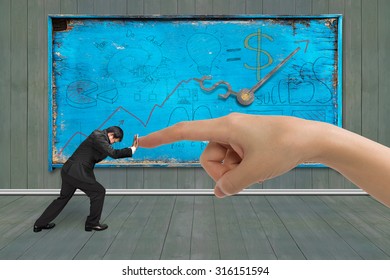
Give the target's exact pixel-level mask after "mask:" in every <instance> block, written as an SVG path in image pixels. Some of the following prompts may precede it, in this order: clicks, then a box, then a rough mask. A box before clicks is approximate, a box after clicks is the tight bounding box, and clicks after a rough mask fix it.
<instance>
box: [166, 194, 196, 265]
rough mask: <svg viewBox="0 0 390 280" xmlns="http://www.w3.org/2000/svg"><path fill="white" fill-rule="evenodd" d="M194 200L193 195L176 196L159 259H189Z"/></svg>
mask: <svg viewBox="0 0 390 280" xmlns="http://www.w3.org/2000/svg"><path fill="white" fill-rule="evenodd" d="M194 200H195V197H193V196H178V197H177V198H176V201H175V206H174V208H173V213H172V219H171V223H170V224H169V229H168V232H167V236H166V239H165V242H164V247H163V250H162V254H161V259H163V260H189V259H190V255H191V233H192V223H193V216H194Z"/></svg>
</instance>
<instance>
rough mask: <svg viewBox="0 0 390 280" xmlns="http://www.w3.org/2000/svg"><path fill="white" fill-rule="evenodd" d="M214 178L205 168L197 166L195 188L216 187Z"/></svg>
mask: <svg viewBox="0 0 390 280" xmlns="http://www.w3.org/2000/svg"><path fill="white" fill-rule="evenodd" d="M214 186H215V183H214V180H213V179H212V178H211V177H210V176H209V175H208V174H207V173H206V171H205V170H204V169H203V168H195V189H214Z"/></svg>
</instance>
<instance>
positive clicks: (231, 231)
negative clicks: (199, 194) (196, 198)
mask: <svg viewBox="0 0 390 280" xmlns="http://www.w3.org/2000/svg"><path fill="white" fill-rule="evenodd" d="M233 199H234V197H227V198H224V199H215V200H214V207H215V223H216V225H217V234H218V245H219V251H220V255H221V259H222V260H226V259H236V260H243V259H248V253H247V251H246V247H245V243H244V239H243V236H242V234H241V230H240V227H239V223H238V219H237V215H236V213H235V209H234V207H233V202H232V200H233Z"/></svg>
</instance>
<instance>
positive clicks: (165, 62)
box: [48, 15, 342, 170]
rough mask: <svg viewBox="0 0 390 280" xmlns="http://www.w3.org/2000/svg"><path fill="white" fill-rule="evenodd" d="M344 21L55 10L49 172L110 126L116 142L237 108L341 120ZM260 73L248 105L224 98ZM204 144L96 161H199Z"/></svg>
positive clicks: (162, 163) (124, 144)
mask: <svg viewBox="0 0 390 280" xmlns="http://www.w3.org/2000/svg"><path fill="white" fill-rule="evenodd" d="M341 19H342V18H341V16H339V15H323V16H318V17H315V16H313V17H302V16H301V17H299V16H284V17H278V16H271V17H270V16H256V15H251V16H229V17H202V18H199V17H166V16H165V17H163V16H161V17H160V16H150V17H142V18H141V17H115V16H107V17H101V16H69V15H66V16H62V15H52V16H49V22H48V23H49V24H48V26H49V116H50V118H49V141H50V142H49V143H50V144H49V159H48V160H49V169H50V170H52V169H53V168H57V167H61V166H62V164H63V163H65V161H66V160H67V159H68V158H69V157H70V156H71V154H72V153H73V152H74V150H75V149H76V148H77V146H78V145H79V144H80V143H81V142H82V141H83V140H84V139H85V138H86V137H87V136H88V135H89V134H90V133H91V132H92V131H93V130H94V129H104V128H106V127H109V126H112V125H117V126H120V127H122V128H123V130H124V131H125V137H124V139H123V141H122V142H121V143H116V144H114V147H115V148H122V147H127V146H130V145H131V142H132V139H133V135H134V134H136V133H137V134H139V135H141V136H142V135H146V134H148V133H151V132H153V131H156V130H159V129H162V128H164V127H167V126H170V125H173V124H175V123H177V122H181V121H192V120H200V119H211V118H217V117H220V116H224V115H227V114H230V113H232V112H242V113H248V114H258V115H291V116H296V117H300V118H305V119H313V120H318V121H323V122H328V123H332V124H334V125H341V117H342V116H341V112H342V111H341V105H342V103H341V95H342V93H341V88H342V87H341V77H342V75H341V66H342V65H341V55H342V54H341V24H342V20H341ZM64 20H65V21H66V24H64ZM57 22H59V23H61V24H59V23H58V24H57ZM282 62H283V63H282ZM278 65H279V68H280V69H279V68H278V67H277V66H278ZM275 68H277V70H274V71H272V69H275ZM274 72H275V73H274ZM271 74H272V75H271ZM206 76H207V77H208V78H207V79H203V80H202V81H203V82H204V85H202V86H200V83H199V81H200V79H201V78H202V77H206ZM264 77H267V78H266V81H265V82H264V84H262V85H261V87H259V88H258V89H256V92H255V93H254V98H253V99H252V101H251V102H247V103H245V102H241V103H240V102H237V100H236V99H235V98H222V97H221V96H228V95H227V93H226V91H227V90H229V89H230V90H232V91H235V92H241V91H242V90H243V89H248V88H251V87H252V86H253V85H254V84H256V83H259V81H261V80H262V79H264ZM219 81H220V83H219ZM221 81H222V82H221ZM213 85H215V86H214V87H213ZM217 85H218V86H217ZM205 89H212V90H205ZM205 145H206V144H205V143H203V142H201V143H197V142H191V141H182V142H180V143H177V144H175V145H165V146H161V147H158V148H155V149H139V150H138V151H137V153H136V155H135V156H134V157H133V158H128V159H121V160H115V161H113V160H112V159H110V158H107V159H106V160H105V161H103V162H102V163H100V164H99V166H108V167H116V166H151V167H153V166H196V165H199V162H198V159H199V155H200V154H201V152H202V151H203V149H204V148H205Z"/></svg>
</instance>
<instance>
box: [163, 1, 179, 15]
mask: <svg viewBox="0 0 390 280" xmlns="http://www.w3.org/2000/svg"><path fill="white" fill-rule="evenodd" d="M162 4H163V5H161V8H160V9H161V11H160V14H161V15H176V14H177V11H178V1H176V0H165V1H163V2H162Z"/></svg>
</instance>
